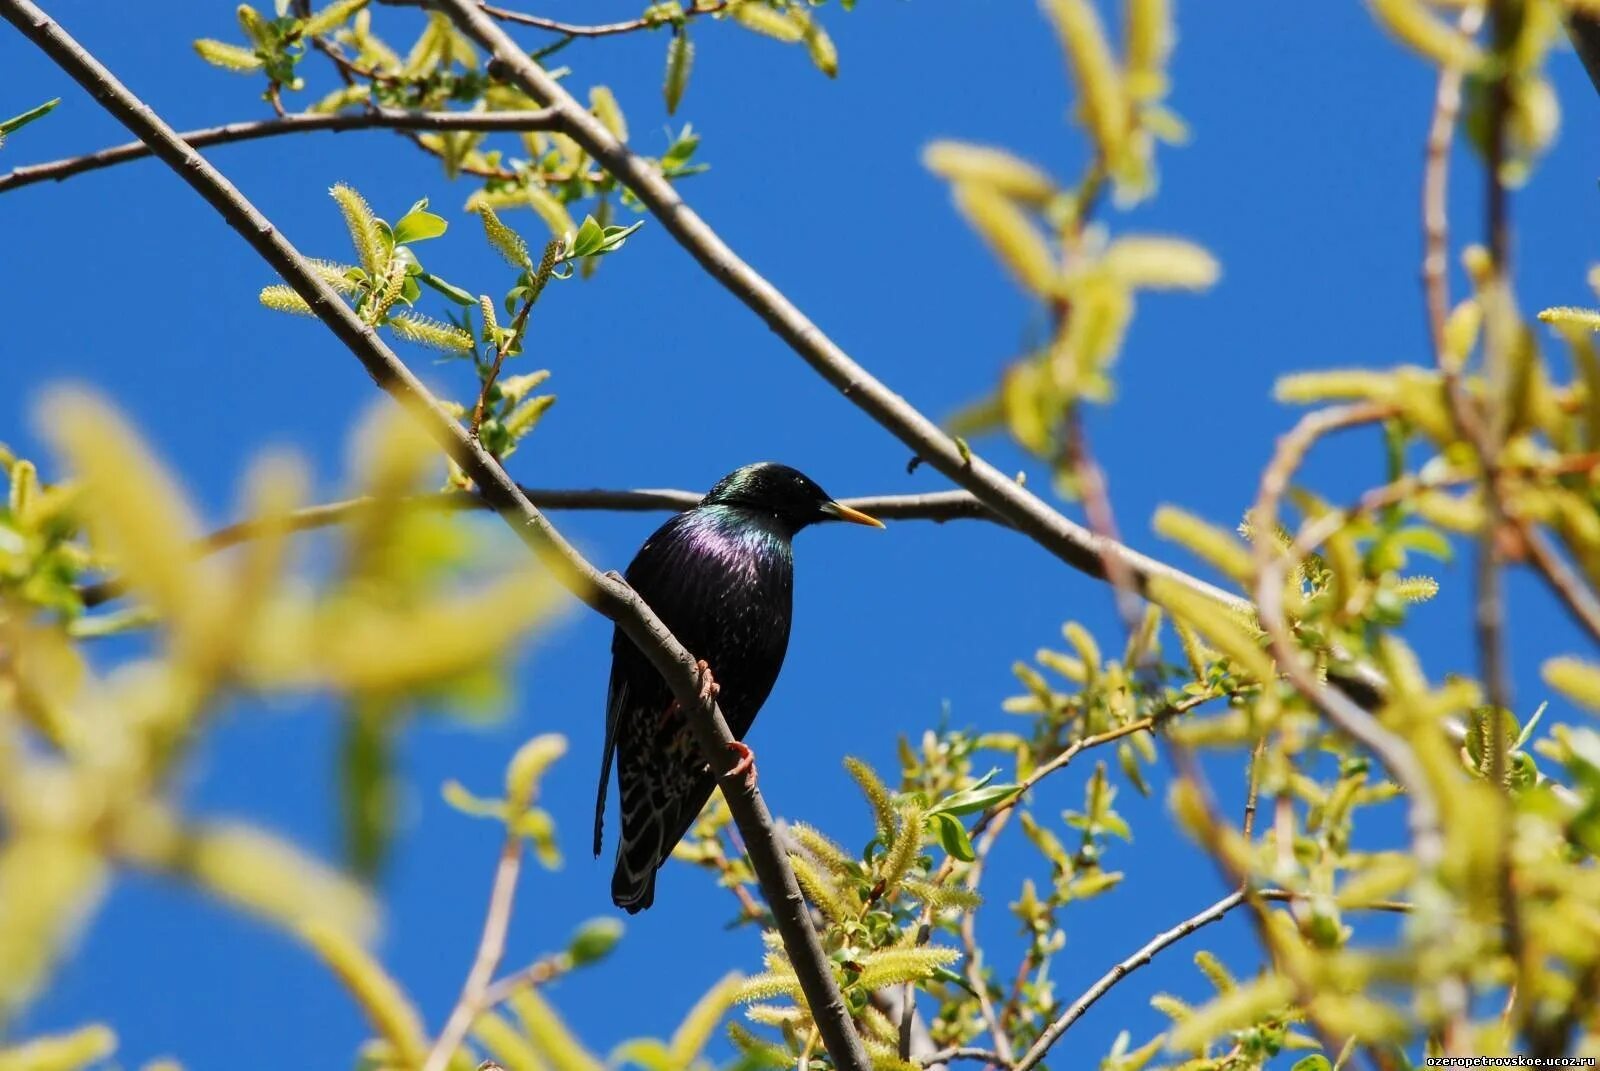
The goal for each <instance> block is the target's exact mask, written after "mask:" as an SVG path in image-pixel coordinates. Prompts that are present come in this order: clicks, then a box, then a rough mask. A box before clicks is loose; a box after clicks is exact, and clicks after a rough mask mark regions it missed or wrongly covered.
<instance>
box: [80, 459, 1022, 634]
mask: <svg viewBox="0 0 1600 1071" xmlns="http://www.w3.org/2000/svg"><path fill="white" fill-rule="evenodd" d="M518 490H520V491H521V492H522V494H523V496H524V497H525V498H527V500H528V501H529V502H531V503H533V505H535V506H537V507H539V508H540V509H570V510H611V511H616V512H623V513H648V512H655V511H660V510H668V511H679V510H686V509H689V508H691V507H693V506H695V505H696V504H697V503H699V501H700V498H701V495H700V493H699V492H696V491H675V490H667V489H662V490H638V491H610V490H593V491H580V490H575V491H568V490H555V489H548V488H539V487H522V486H520V485H519V487H518ZM839 501H840V502H841V503H842V504H843V505H846V506H850V507H851V508H853V509H858V510H861V511H862V512H863V513H870V514H871V515H872V516H874V517H877V518H878V519H880V520H895V521H935V522H937V523H940V524H943V523H944V522H945V521H954V520H962V519H968V518H970V519H973V520H987V521H993V522H995V523H996V524H1004V523H1005V522H1004V521H1001V520H1000V519H999V518H998V517H996V516H995V515H994V514H992V513H990V512H989V510H988V508H987V507H985V506H984V505H983V503H981V502H979V501H978V500H977V499H975V498H973V497H972V496H971V495H969V494H967V493H966V492H965V491H936V492H933V493H932V494H925V495H869V496H865V497H860V498H842V499H840V500H839ZM405 504H407V505H412V506H416V507H419V508H425V509H441V510H482V509H491V508H493V507H491V506H490V505H489V503H488V502H487V501H486V500H485V499H484V498H483V496H481V495H479V494H477V493H475V492H473V491H440V492H438V493H437V494H429V495H417V496H414V497H412V498H409V499H406V500H405ZM376 505H378V501H377V500H376V499H373V498H365V497H363V498H347V499H344V500H343V501H340V502H327V503H323V504H321V505H316V506H307V507H305V508H304V509H298V510H295V511H293V512H292V513H290V514H288V515H287V516H286V517H279V518H274V519H273V520H271V521H260V520H255V519H249V520H243V521H236V522H234V523H233V524H230V525H227V526H225V527H222V528H218V529H217V530H216V531H214V532H211V533H209V534H208V535H206V536H204V537H202V538H201V539H200V541H199V542H198V543H197V544H196V545H195V548H194V549H195V553H196V554H201V555H204V554H212V553H215V552H217V551H220V550H226V549H228V548H229V547H234V546H238V545H239V544H240V543H246V542H248V541H250V540H252V539H257V538H259V537H260V536H262V535H265V534H268V533H271V532H279V531H283V530H285V529H287V530H288V531H291V532H309V531H314V530H316V529H319V528H331V527H333V526H335V525H339V524H343V523H345V522H346V521H349V520H351V519H352V518H354V517H356V516H358V515H359V514H361V513H362V512H363V511H364V510H368V509H371V508H373V507H374V506H376ZM126 590H127V585H126V584H125V583H124V582H123V581H122V579H121V578H120V577H108V578H106V579H104V580H97V581H94V582H93V583H89V584H85V585H83V586H82V587H80V588H79V589H78V597H79V598H80V599H82V600H83V604H84V605H85V606H99V605H101V604H102V603H106V602H109V601H110V600H112V599H115V598H118V597H120V596H121V595H122V594H124V592H126Z"/></svg>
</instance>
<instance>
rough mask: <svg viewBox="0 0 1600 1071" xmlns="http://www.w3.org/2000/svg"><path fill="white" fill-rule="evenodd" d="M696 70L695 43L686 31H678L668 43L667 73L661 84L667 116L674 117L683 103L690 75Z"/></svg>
mask: <svg viewBox="0 0 1600 1071" xmlns="http://www.w3.org/2000/svg"><path fill="white" fill-rule="evenodd" d="M693 69H694V43H693V42H692V41H690V40H689V34H688V31H686V30H681V29H680V30H676V31H674V33H673V35H672V40H671V41H669V42H667V73H666V76H665V77H664V78H663V79H662V82H661V94H662V97H663V98H664V99H665V100H666V104H667V114H668V115H673V114H675V113H676V112H677V110H678V105H679V104H680V103H681V102H682V101H683V91H684V90H685V89H687V88H688V87H689V73H690V72H691V71H692V70H693Z"/></svg>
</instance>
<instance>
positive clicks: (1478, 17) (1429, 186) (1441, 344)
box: [1422, 7, 1483, 377]
mask: <svg viewBox="0 0 1600 1071" xmlns="http://www.w3.org/2000/svg"><path fill="white" fill-rule="evenodd" d="M1482 24H1483V9H1482V8H1479V7H1469V8H1467V9H1466V10H1464V11H1462V12H1461V17H1460V19H1459V20H1458V21H1457V23H1456V29H1457V30H1459V31H1460V32H1461V33H1462V34H1465V35H1468V36H1471V35H1473V34H1476V33H1477V32H1478V27H1479V26H1481V25H1482ZM1463 74H1464V72H1463V71H1462V69H1461V68H1460V67H1457V66H1450V65H1446V66H1445V67H1444V68H1442V69H1441V70H1440V72H1439V86H1438V89H1436V90H1435V91H1434V94H1433V118H1432V119H1431V120H1430V121H1429V123H1428V141H1427V148H1426V150H1425V151H1424V154H1423V165H1422V290H1423V295H1424V301H1425V305H1426V307H1427V312H1428V334H1429V337H1430V338H1431V339H1432V341H1433V351H1434V354H1435V355H1436V358H1437V360H1438V362H1439V368H1440V371H1441V372H1443V374H1444V375H1445V376H1446V377H1453V376H1455V375H1456V369H1455V366H1454V365H1453V363H1452V362H1450V361H1449V360H1448V359H1447V358H1446V356H1445V337H1444V328H1445V322H1446V321H1447V320H1448V319H1449V317H1450V278H1449V271H1448V268H1449V258H1450V210H1449V204H1450V201H1449V196H1450V144H1451V142H1452V141H1453V140H1454V138H1455V131H1456V119H1457V118H1458V117H1459V116H1460V114H1461V82H1462V77H1463Z"/></svg>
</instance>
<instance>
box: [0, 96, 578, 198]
mask: <svg viewBox="0 0 1600 1071" xmlns="http://www.w3.org/2000/svg"><path fill="white" fill-rule="evenodd" d="M559 128H560V120H559V118H558V117H557V115H556V112H555V110H554V109H553V108H543V109H540V110H539V111H533V112H408V111H398V110H394V109H387V108H384V109H379V110H376V111H371V112H360V113H352V114H349V115H286V116H284V117H283V118H281V119H258V120H254V121H251V122H243V123H227V124H225V125H223V126H212V127H206V128H205V129H204V130H190V131H186V132H185V133H182V134H179V135H177V136H178V137H179V138H181V139H183V140H184V141H186V142H188V143H189V145H190V146H191V147H193V148H196V149H201V148H204V147H206V146H208V145H225V144H227V143H229V142H233V141H255V140H256V139H258V138H274V137H278V136H279V135H282V134H305V133H310V132H313V131H317V130H332V131H335V132H341V131H345V130H373V129H385V130H491V131H493V130H510V131H522V130H557V129H559ZM150 152H151V150H150V147H149V146H148V145H146V144H145V143H144V142H142V141H130V142H128V143H127V144H126V145H113V146H111V147H110V148H105V149H100V150H99V151H97V152H92V153H87V154H85V155H83V156H72V157H68V158H66V159H64V160H51V161H49V162H47V163H42V164H27V165H25V166H23V167H18V168H14V169H12V170H11V171H8V172H6V173H5V174H4V175H0V193H4V192H5V191H7V190H14V189H18V188H19V187H22V186H31V185H33V184H34V183H36V182H52V181H53V182H60V181H61V180H63V179H69V178H71V177H72V176H74V175H81V174H83V173H84V172H86V171H99V170H100V169H101V168H106V167H114V166H115V165H117V164H123V163H127V162H128V161H130V160H142V159H144V158H145V157H147V156H149V155H150Z"/></svg>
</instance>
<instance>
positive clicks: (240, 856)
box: [173, 823, 376, 941]
mask: <svg viewBox="0 0 1600 1071" xmlns="http://www.w3.org/2000/svg"><path fill="white" fill-rule="evenodd" d="M173 863H174V865H175V867H176V868H178V869H179V870H181V872H183V873H185V874H187V875H188V876H189V877H191V878H192V879H193V880H194V881H195V882H197V883H198V884H199V885H200V886H201V887H202V888H204V889H207V890H209V891H210V892H212V893H214V894H216V895H217V896H220V897H222V898H223V899H224V900H226V901H229V902H231V903H233V904H235V905H237V906H238V907H241V908H244V909H245V910H247V911H251V912H254V913H255V914H257V915H259V916H261V917H263V918H265V919H267V920H269V921H273V922H277V923H280V924H283V925H285V926H294V925H297V924H300V923H304V922H308V921H312V920H314V921H315V922H316V923H317V924H318V925H320V926H323V927H325V928H326V929H328V930H330V931H337V932H340V933H345V934H349V935H350V936H351V937H352V938H354V939H355V940H358V941H365V940H367V939H368V938H370V937H371V935H372V933H373V930H374V929H375V927H376V908H375V906H374V904H373V902H372V899H371V897H370V896H368V895H367V893H366V892H365V890H363V889H362V888H361V886H360V885H358V884H357V883H355V882H353V881H351V880H350V879H349V878H346V877H345V876H344V875H343V874H341V873H339V872H338V871H336V870H334V869H333V868H331V867H329V866H327V865H326V864H324V863H322V862H320V861H318V860H316V859H313V858H312V857H310V856H308V855H306V854H305V853H304V852H302V851H301V850H300V849H299V848H298V847H296V846H295V845H293V844H291V843H289V842H288V841H284V840H280V839H279V838H277V837H274V836H271V835H270V834H268V833H265V832H263V831H261V830H257V829H252V828H250V827H248V826H242V825H233V824H221V823H219V824H213V825H206V826H202V827H199V828H197V829H195V830H194V831H192V832H191V833H188V834H187V835H185V836H184V837H183V838H182V839H181V840H180V842H179V843H178V845H177V853H176V856H175V858H174V860H173Z"/></svg>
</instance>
